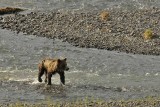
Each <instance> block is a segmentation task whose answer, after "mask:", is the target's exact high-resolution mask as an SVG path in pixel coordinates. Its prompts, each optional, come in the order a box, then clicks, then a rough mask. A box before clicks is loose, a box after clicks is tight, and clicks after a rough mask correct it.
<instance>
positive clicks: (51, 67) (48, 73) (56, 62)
mask: <svg viewBox="0 0 160 107" xmlns="http://www.w3.org/2000/svg"><path fill="white" fill-rule="evenodd" d="M66 60H67V58H64V59H51V58H47V59H44V60H42V61H41V62H40V63H39V64H38V68H39V73H38V81H39V82H42V79H41V77H42V75H43V74H44V73H45V82H47V84H48V85H51V77H52V75H54V74H56V73H58V74H59V75H60V80H61V82H62V83H63V84H64V85H65V74H64V71H68V70H69V68H68V66H67V62H66Z"/></svg>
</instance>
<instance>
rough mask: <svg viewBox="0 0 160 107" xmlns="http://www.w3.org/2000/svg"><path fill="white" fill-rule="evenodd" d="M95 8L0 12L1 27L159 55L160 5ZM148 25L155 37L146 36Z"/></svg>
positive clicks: (88, 45)
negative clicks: (104, 16)
mask: <svg viewBox="0 0 160 107" xmlns="http://www.w3.org/2000/svg"><path fill="white" fill-rule="evenodd" d="M101 12H102V11H94V12H83V13H82V12H66V11H60V12H57V11H54V12H53V11H52V12H31V13H29V14H25V15H24V14H15V15H12V16H5V17H3V16H1V18H0V27H1V28H3V29H9V30H13V31H16V32H17V33H19V32H23V33H26V34H28V35H36V36H41V37H48V38H52V39H54V38H58V39H61V40H63V41H67V42H69V43H71V44H72V45H74V46H78V47H85V48H98V49H107V50H110V51H112V50H114V51H118V52H126V53H133V54H144V55H160V9H157V8H153V9H148V10H132V11H123V10H107V12H108V13H109V17H108V19H107V20H102V19H101V18H100V13H101ZM146 29H151V30H152V31H153V35H154V38H153V39H151V40H147V41H146V40H144V39H143V36H142V35H143V33H144V31H145V30H146Z"/></svg>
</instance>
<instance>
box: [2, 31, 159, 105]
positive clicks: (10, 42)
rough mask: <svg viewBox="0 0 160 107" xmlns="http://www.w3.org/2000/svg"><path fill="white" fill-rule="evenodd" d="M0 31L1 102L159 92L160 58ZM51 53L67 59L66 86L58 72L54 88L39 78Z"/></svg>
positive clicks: (54, 77) (119, 97) (141, 95)
mask: <svg viewBox="0 0 160 107" xmlns="http://www.w3.org/2000/svg"><path fill="white" fill-rule="evenodd" d="M0 32H1V33H0V96H1V97H0V102H14V101H27V102H35V101H42V100H46V99H54V100H72V99H75V98H84V97H86V96H88V97H94V98H103V99H130V98H142V97H146V96H159V95H160V85H159V84H160V83H159V81H160V68H159V65H160V56H145V55H133V54H125V53H118V52H110V51H105V50H97V49H85V48H83V49H82V48H77V47H73V46H71V45H70V44H68V43H62V42H61V41H60V40H51V39H47V38H41V37H36V36H32V35H23V34H21V33H20V34H16V33H14V32H11V31H8V30H2V29H0ZM46 56H50V57H61V56H62V57H67V58H68V60H67V61H68V66H69V67H70V70H69V71H67V72H65V73H66V85H65V86H61V85H60V81H59V75H55V76H53V77H52V83H53V85H52V86H51V87H48V86H46V85H45V83H44V82H43V83H39V82H38V81H37V72H38V69H37V64H38V62H39V61H40V60H41V59H42V58H43V57H46ZM43 79H44V78H43Z"/></svg>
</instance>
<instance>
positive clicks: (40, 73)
mask: <svg viewBox="0 0 160 107" xmlns="http://www.w3.org/2000/svg"><path fill="white" fill-rule="evenodd" d="M43 74H44V69H43V68H39V73H38V81H39V82H42V78H41V77H42V75H43Z"/></svg>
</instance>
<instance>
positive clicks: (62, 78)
mask: <svg viewBox="0 0 160 107" xmlns="http://www.w3.org/2000/svg"><path fill="white" fill-rule="evenodd" d="M58 74H59V75H60V80H61V82H62V83H63V84H64V85H65V76H64V71H60V72H59V73H58Z"/></svg>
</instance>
